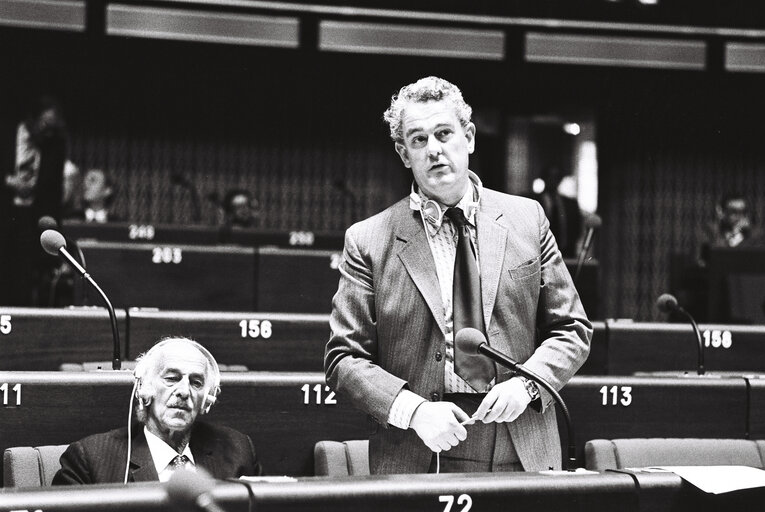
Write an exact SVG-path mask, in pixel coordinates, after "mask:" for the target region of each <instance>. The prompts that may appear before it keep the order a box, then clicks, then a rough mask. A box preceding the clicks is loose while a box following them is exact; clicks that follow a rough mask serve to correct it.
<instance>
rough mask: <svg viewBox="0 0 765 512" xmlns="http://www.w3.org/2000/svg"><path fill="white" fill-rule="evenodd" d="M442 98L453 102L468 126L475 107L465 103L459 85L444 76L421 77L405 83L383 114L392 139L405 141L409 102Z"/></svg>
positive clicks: (462, 120) (461, 119) (462, 121)
mask: <svg viewBox="0 0 765 512" xmlns="http://www.w3.org/2000/svg"><path fill="white" fill-rule="evenodd" d="M441 100H443V101H447V102H449V103H451V104H452V105H453V106H454V112H455V114H457V119H458V120H459V122H460V124H461V125H462V127H463V128H464V127H465V126H467V124H468V123H469V122H470V119H471V117H472V116H473V109H472V108H471V107H470V105H468V104H467V103H465V100H464V99H463V98H462V91H460V89H459V87H457V86H456V85H454V84H453V83H451V82H448V81H447V80H444V79H443V78H439V77H437V76H428V77H425V78H420V79H419V80H417V81H416V82H415V83H413V84H409V85H405V86H404V87H402V88H401V90H400V91H398V94H394V95H393V97H392V98H391V101H390V107H388V110H386V111H385V113H384V114H383V119H385V122H386V123H388V126H389V127H390V137H391V139H393V140H394V141H395V142H403V141H404V134H403V132H402V126H401V124H402V117H403V114H404V110H405V109H406V106H407V105H408V104H410V103H427V102H429V101H441Z"/></svg>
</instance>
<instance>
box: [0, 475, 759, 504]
mask: <svg viewBox="0 0 765 512" xmlns="http://www.w3.org/2000/svg"><path fill="white" fill-rule="evenodd" d="M210 496H211V497H212V498H213V500H214V501H215V502H216V503H217V504H219V505H220V506H221V508H223V509H224V510H227V511H229V512H249V511H251V510H258V511H260V512H269V511H274V512H285V511H290V512H298V511H310V512H314V511H332V512H345V511H347V512H358V511H360V510H363V511H365V512H376V511H380V512H383V511H384V512H388V511H390V510H396V511H410V510H411V511H418V512H420V511H434V512H452V511H455V512H457V511H461V512H468V511H469V510H472V511H480V512H492V511H503V512H504V511H507V510H510V509H512V510H523V511H524V512H535V511H545V512H555V511H580V512H588V511H598V512H641V511H646V512H648V511H650V512H674V511H686V510H693V511H694V512H706V511H718V510H726V511H730V512H738V511H746V512H748V511H752V510H761V509H762V505H763V501H764V500H765V490H763V489H751V490H746V491H737V492H734V493H728V494H723V495H708V494H705V493H703V492H701V491H700V490H698V489H696V488H694V487H692V486H691V485H690V484H688V483H686V482H684V481H682V480H681V479H680V477H678V476H677V475H675V474H673V473H643V472H619V473H616V472H606V473H595V474H543V473H514V474H508V473H504V474H486V473H482V474H472V475H465V474H451V475H399V476H384V477H355V478H333V479H329V478H301V479H299V480H298V481H296V482H279V483H276V482H256V483H249V484H244V485H243V484H242V483H234V482H218V484H217V485H216V486H215V487H214V488H213V489H212V490H211V491H210ZM172 505H174V503H173V502H172V501H171V500H170V498H169V496H168V493H167V491H166V486H165V485H162V484H159V483H141V484H130V485H128V486H120V485H99V486H88V487H87V488H83V487H69V488H46V489H40V490H34V491H20V490H5V491H3V492H0V511H11V510H17V511H18V510H44V511H46V512H54V511H71V510H78V511H82V512H87V511H98V512H101V511H102V510H111V511H115V512H117V511H123V510H124V511H131V512H150V511H158V512H159V511H170V510H177V508H173V506H172Z"/></svg>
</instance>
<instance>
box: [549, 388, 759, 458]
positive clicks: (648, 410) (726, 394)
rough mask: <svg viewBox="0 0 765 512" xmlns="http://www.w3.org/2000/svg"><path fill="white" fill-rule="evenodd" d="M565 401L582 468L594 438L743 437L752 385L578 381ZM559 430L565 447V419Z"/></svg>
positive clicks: (565, 391)
mask: <svg viewBox="0 0 765 512" xmlns="http://www.w3.org/2000/svg"><path fill="white" fill-rule="evenodd" d="M561 397H562V398H563V400H565V402H566V405H567V406H568V408H569V413H570V414H571V420H572V422H573V424H574V435H575V437H576V447H577V460H578V462H579V464H580V465H581V466H584V455H583V448H584V443H586V442H587V441H588V440H590V439H614V438H622V437H706V438H718V437H719V438H734V439H736V438H737V439H743V438H745V437H746V433H747V427H748V425H747V413H748V397H747V383H746V380H745V379H743V378H730V379H722V378H713V377H710V378H703V377H684V378H653V377H620V376H614V377H574V378H573V379H572V380H571V381H570V382H569V383H568V385H566V387H564V388H563V390H562V391H561ZM558 427H559V430H560V431H561V443H562V445H563V446H564V447H565V446H566V445H567V444H566V443H567V441H566V434H565V429H564V422H563V420H562V416H561V415H559V421H558ZM563 453H564V454H565V453H566V452H565V450H564V452H563Z"/></svg>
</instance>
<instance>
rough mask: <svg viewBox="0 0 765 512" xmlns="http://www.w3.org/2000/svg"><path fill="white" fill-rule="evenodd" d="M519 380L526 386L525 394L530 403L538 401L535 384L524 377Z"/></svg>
mask: <svg viewBox="0 0 765 512" xmlns="http://www.w3.org/2000/svg"><path fill="white" fill-rule="evenodd" d="M520 379H521V380H522V381H523V385H524V386H526V393H528V394H529V398H531V401H532V402H533V401H534V400H537V399H539V387H537V383H536V382H534V381H533V380H529V379H527V378H526V377H520Z"/></svg>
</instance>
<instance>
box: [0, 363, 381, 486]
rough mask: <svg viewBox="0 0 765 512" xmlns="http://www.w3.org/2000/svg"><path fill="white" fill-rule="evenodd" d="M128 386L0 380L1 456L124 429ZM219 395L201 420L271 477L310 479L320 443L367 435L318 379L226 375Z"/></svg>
mask: <svg viewBox="0 0 765 512" xmlns="http://www.w3.org/2000/svg"><path fill="white" fill-rule="evenodd" d="M132 385H133V377H132V374H131V373H130V372H127V371H120V372H115V371H102V372H75V373H70V372H0V386H5V387H4V388H3V387H0V389H4V390H5V391H6V392H5V394H2V393H0V399H2V400H3V401H2V403H1V404H0V452H2V451H3V450H4V449H5V448H7V447H9V446H35V445H40V444H67V443H70V442H72V441H75V440H77V439H80V438H82V437H84V436H86V435H89V434H93V433H97V432H104V431H107V430H111V429H113V428H118V427H120V426H123V425H125V424H126V421H127V413H128V405H129V402H130V390H131V388H132ZM221 388H222V393H221V394H220V396H219V397H218V401H217V403H216V404H215V407H213V408H212V411H211V412H210V415H209V416H207V417H206V418H205V419H206V420H208V421H211V422H218V423H221V424H224V425H228V426H231V427H233V428H235V429H237V430H239V431H241V432H244V433H246V434H249V435H250V436H251V437H252V440H253V442H254V443H255V448H256V450H257V453H258V455H259V457H260V458H261V461H262V463H263V465H264V467H265V469H266V470H267V471H268V473H269V474H286V475H312V474H313V447H314V444H315V443H316V442H317V441H320V440H323V439H332V440H338V441H340V440H346V439H365V438H367V436H368V433H369V430H370V423H369V420H367V418H366V415H364V414H362V413H360V412H358V411H356V410H354V409H352V408H351V407H349V406H347V405H343V404H342V402H340V401H337V402H336V399H335V396H334V394H333V393H331V392H329V391H327V388H326V387H325V386H324V375H323V374H320V373H254V372H251V373H224V374H223V375H222V376H221ZM317 402H318V403H317Z"/></svg>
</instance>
